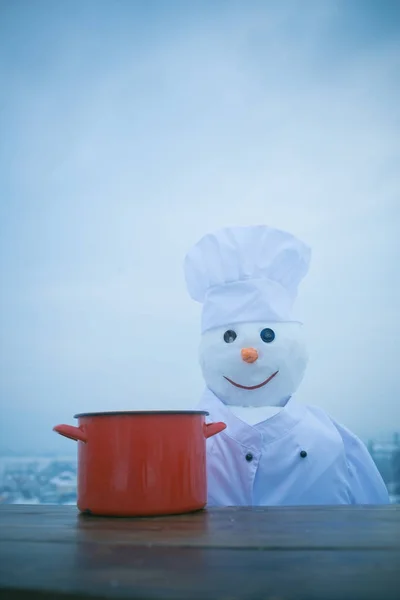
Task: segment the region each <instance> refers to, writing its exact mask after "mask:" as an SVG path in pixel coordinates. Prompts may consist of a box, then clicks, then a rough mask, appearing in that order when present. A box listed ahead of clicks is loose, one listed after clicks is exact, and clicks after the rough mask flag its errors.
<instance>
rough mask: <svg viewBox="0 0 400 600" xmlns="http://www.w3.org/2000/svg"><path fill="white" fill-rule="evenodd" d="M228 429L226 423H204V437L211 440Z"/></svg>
mask: <svg viewBox="0 0 400 600" xmlns="http://www.w3.org/2000/svg"><path fill="white" fill-rule="evenodd" d="M224 429H226V425H225V423H222V422H219V423H204V437H205V438H209V437H211V436H213V435H216V434H217V433H220V432H221V431H223V430H224Z"/></svg>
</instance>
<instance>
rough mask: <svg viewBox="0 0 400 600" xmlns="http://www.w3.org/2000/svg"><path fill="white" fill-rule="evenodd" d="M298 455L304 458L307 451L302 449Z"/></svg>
mask: <svg viewBox="0 0 400 600" xmlns="http://www.w3.org/2000/svg"><path fill="white" fill-rule="evenodd" d="M300 456H301V458H305V457H306V456H307V452H306V451H305V450H302V451H301V452H300Z"/></svg>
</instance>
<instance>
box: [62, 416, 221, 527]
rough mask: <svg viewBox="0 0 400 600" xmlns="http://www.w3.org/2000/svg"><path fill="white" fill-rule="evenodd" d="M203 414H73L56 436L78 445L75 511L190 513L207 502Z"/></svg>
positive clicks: (209, 428)
mask: <svg viewBox="0 0 400 600" xmlns="http://www.w3.org/2000/svg"><path fill="white" fill-rule="evenodd" d="M206 415H208V413H207V412H205V411H160V412H159V411H157V412H147V411H146V412H137V411H134V412H103V413H86V414H80V415H75V417H74V418H76V419H78V427H72V426H71V425H57V426H56V427H54V431H56V432H57V433H59V434H60V435H63V436H65V437H68V438H71V439H73V440H76V441H77V442H78V508H79V510H80V511H82V512H84V513H91V514H94V515H109V516H120V517H122V516H124V517H130V516H132V517H133V516H148V515H167V514H177V513H185V512H192V511H195V510H200V509H202V508H204V506H205V505H206V503H207V477H206V439H207V438H209V437H211V436H212V435H215V434H216V433H219V432H220V431H222V430H223V429H225V427H226V425H225V423H210V424H206V423H205V416H206Z"/></svg>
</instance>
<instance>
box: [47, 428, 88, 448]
mask: <svg viewBox="0 0 400 600" xmlns="http://www.w3.org/2000/svg"><path fill="white" fill-rule="evenodd" d="M53 431H55V432H56V433H59V434H60V435H63V436H64V437H66V438H69V439H70V440H75V442H78V441H79V442H84V443H85V444H86V442H87V437H86V435H85V432H84V431H83V429H82V428H81V427H73V426H72V425H56V426H55V427H53Z"/></svg>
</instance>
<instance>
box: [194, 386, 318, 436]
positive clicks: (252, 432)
mask: <svg viewBox="0 0 400 600" xmlns="http://www.w3.org/2000/svg"><path fill="white" fill-rule="evenodd" d="M201 406H202V408H204V410H206V411H208V412H209V413H210V417H212V420H214V421H215V420H218V421H223V422H224V423H226V429H225V431H224V433H225V435H228V436H229V437H230V438H232V439H234V440H235V441H236V442H238V443H240V444H243V445H244V446H246V447H250V446H253V445H254V444H255V445H256V446H259V445H260V444H261V442H263V443H267V444H269V443H271V442H274V441H275V440H278V439H280V438H282V437H283V436H285V435H286V434H287V433H288V432H289V431H290V430H291V429H293V427H295V425H297V423H298V422H299V421H300V420H301V419H302V418H303V416H304V414H305V412H306V407H305V406H304V405H302V404H299V403H298V402H297V401H296V400H295V399H294V398H293V396H292V397H290V398H289V400H288V401H287V403H286V404H285V406H284V407H283V408H282V410H281V411H280V412H279V413H277V414H276V415H274V416H272V417H271V418H269V419H267V420H266V421H263V422H262V423H258V424H257V425H254V426H252V425H248V424H247V423H245V422H244V421H242V420H241V419H239V417H236V415H234V414H233V412H232V411H231V409H230V408H229V406H228V405H227V404H224V403H223V402H222V401H221V400H220V399H219V398H218V397H217V396H216V395H215V394H214V393H213V392H212V391H211V390H210V389H209V388H206V389H205V390H204V392H203V397H202V399H201Z"/></svg>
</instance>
